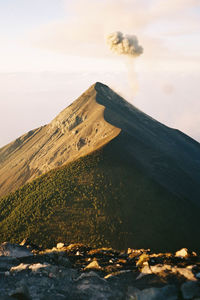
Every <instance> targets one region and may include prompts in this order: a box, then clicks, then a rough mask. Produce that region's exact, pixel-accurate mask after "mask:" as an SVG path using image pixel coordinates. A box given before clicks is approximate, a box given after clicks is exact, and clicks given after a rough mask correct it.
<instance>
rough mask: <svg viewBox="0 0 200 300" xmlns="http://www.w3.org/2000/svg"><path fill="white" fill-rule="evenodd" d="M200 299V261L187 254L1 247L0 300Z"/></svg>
mask: <svg viewBox="0 0 200 300" xmlns="http://www.w3.org/2000/svg"><path fill="white" fill-rule="evenodd" d="M3 299H4V300H9V299H10V300H11V299H22V300H30V299H33V300H48V299H49V300H51V299H52V300H62V299H68V300H71V299H74V300H79V299H80V300H84V299H91V300H93V299H94V300H98V299H109V300H112V299H113V300H117V299H122V300H124V299H127V300H128V299H129V300H131V299H132V300H133V299H135V300H136V299H137V300H162V299H169V300H176V299H196V300H197V299H200V256H199V255H198V254H196V253H195V252H189V251H188V250H187V249H181V250H180V251H177V252H176V253H159V254H155V253H152V252H151V251H150V250H149V249H148V250H145V249H140V250H135V249H128V251H127V252H125V251H124V252H120V251H116V250H113V249H108V248H101V249H92V248H90V247H87V246H84V245H82V244H72V245H69V246H66V245H65V244H63V243H59V244H57V246H56V247H55V248H52V249H47V250H43V249H40V248H39V247H36V246H34V245H31V243H30V242H29V241H28V240H25V241H23V242H22V243H21V244H20V245H16V244H10V243H3V244H1V245H0V300H3Z"/></svg>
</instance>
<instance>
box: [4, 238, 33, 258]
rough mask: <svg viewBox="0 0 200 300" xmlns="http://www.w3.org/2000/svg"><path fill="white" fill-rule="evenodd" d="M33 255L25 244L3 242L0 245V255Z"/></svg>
mask: <svg viewBox="0 0 200 300" xmlns="http://www.w3.org/2000/svg"><path fill="white" fill-rule="evenodd" d="M30 255H33V254H32V252H31V251H30V250H29V249H27V247H25V246H20V245H17V244H11V243H8V242H5V243H3V244H1V245H0V256H10V257H16V258H18V257H25V256H30Z"/></svg>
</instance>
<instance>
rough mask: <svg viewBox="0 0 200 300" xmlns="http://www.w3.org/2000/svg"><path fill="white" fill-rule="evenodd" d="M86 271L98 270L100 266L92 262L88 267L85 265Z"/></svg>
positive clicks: (94, 261)
mask: <svg viewBox="0 0 200 300" xmlns="http://www.w3.org/2000/svg"><path fill="white" fill-rule="evenodd" d="M87 269H96V270H100V269H101V267H100V265H99V264H98V261H96V260H93V261H92V262H91V263H90V264H89V265H87V266H86V267H85V270H87Z"/></svg>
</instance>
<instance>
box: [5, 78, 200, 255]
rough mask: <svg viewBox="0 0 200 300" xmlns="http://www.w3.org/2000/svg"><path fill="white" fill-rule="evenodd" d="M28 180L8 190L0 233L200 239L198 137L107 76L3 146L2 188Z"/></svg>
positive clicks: (161, 244) (46, 241) (137, 241)
mask: <svg viewBox="0 0 200 300" xmlns="http://www.w3.org/2000/svg"><path fill="white" fill-rule="evenodd" d="M60 166H62V167H60ZM55 168H56V169H55ZM51 169H55V170H51ZM49 170H51V171H50V172H48V173H47V174H46V175H43V176H41V177H39V178H37V179H36V180H34V181H32V180H33V179H34V178H35V177H38V176H39V175H41V174H43V173H45V172H47V171H49ZM27 182H29V183H28V184H27V185H25V186H23V187H22V188H20V189H19V190H17V191H16V192H14V193H12V194H10V195H8V196H4V197H3V198H1V199H0V212H1V213H0V241H3V240H11V241H18V242H19V241H20V239H22V238H23V237H24V236H31V238H32V239H33V240H34V241H35V242H36V243H43V245H44V246H48V245H51V244H54V243H55V241H61V240H64V241H66V242H69V243H71V242H73V241H74V242H77V241H80V242H86V243H89V244H91V245H92V246H100V245H108V246H109V245H111V246H113V247H116V248H124V247H128V246H129V247H139V248H141V247H151V248H153V249H155V250H167V249H168V250H175V249H177V248H180V247H183V246H184V247H191V248H193V249H198V248H199V247H200V241H199V240H198V238H197V236H199V233H200V229H199V225H198V219H199V210H200V186H199V183H200V144H199V143H198V142H196V141H194V140H193V139H191V138H190V137H188V136H186V135H185V134H183V133H182V132H180V131H178V130H174V129H171V128H168V127H166V126H165V125H163V124H161V123H159V122H157V121H156V120H154V119H152V118H151V117H149V116H147V115H146V114H144V113H143V112H141V111H140V110H138V109H137V108H135V107H134V106H132V105H130V104H129V103H128V102H126V101H125V100H124V99H123V98H121V97H120V96H119V95H117V94H116V93H115V92H113V91H112V90H111V89H110V88H109V87H107V86H105V85H103V84H101V83H96V84H94V85H93V86H91V87H90V88H89V89H88V90H87V91H86V92H85V93H84V94H83V95H82V96H81V97H80V98H78V99H77V100H76V101H75V102H74V103H73V104H72V105H70V106H69V107H68V108H66V109H65V110H63V112H61V113H60V114H59V115H58V116H57V117H56V118H55V119H54V120H53V121H52V122H51V123H50V124H48V125H46V126H44V127H41V128H39V129H36V130H33V131H31V132H29V133H28V134H26V135H24V136H22V137H20V138H19V139H17V140H16V141H14V142H13V143H11V144H9V145H7V146H5V147H4V148H2V149H0V184H1V195H5V194H6V193H8V192H9V191H11V190H15V189H16V188H17V187H19V186H22V185H23V184H24V183H27Z"/></svg>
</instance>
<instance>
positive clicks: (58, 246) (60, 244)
mask: <svg viewBox="0 0 200 300" xmlns="http://www.w3.org/2000/svg"><path fill="white" fill-rule="evenodd" d="M64 246H65V244H63V243H58V244H57V245H56V248H57V249H61V248H63V247H64Z"/></svg>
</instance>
